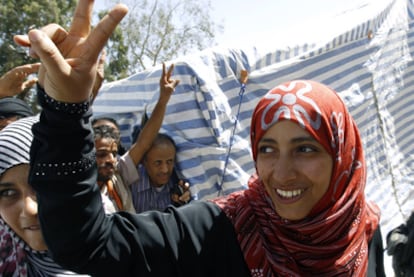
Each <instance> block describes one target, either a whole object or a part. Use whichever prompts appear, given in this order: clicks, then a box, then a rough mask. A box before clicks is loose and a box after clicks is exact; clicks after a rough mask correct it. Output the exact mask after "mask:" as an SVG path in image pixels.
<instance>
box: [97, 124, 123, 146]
mask: <svg viewBox="0 0 414 277" xmlns="http://www.w3.org/2000/svg"><path fill="white" fill-rule="evenodd" d="M93 137H94V139H95V140H96V139H105V138H110V139H113V140H115V141H116V143H119V141H120V137H119V132H118V130H115V129H114V128H112V127H109V126H107V125H100V126H96V127H94V128H93Z"/></svg>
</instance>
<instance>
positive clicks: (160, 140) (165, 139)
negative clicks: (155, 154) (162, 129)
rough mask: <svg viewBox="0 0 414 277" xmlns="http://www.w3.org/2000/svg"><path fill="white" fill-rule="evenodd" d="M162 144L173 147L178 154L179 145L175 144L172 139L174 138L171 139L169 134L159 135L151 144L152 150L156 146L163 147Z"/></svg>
mask: <svg viewBox="0 0 414 277" xmlns="http://www.w3.org/2000/svg"><path fill="white" fill-rule="evenodd" d="M162 144H170V145H172V146H173V147H174V150H175V152H176V153H177V145H176V144H175V141H174V140H173V139H172V137H170V136H169V135H167V134H162V133H158V134H157V136H156V137H155V139H154V141H153V142H152V144H151V148H152V147H154V146H157V145H162ZM151 148H150V149H151ZM150 149H149V150H150ZM149 150H148V151H149ZM148 151H147V153H148ZM147 153H145V154H144V157H143V159H146V158H147Z"/></svg>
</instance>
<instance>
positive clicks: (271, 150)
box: [259, 146, 274, 153]
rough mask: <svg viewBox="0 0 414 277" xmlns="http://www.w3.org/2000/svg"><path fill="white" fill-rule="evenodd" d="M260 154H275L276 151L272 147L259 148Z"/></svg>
mask: <svg viewBox="0 0 414 277" xmlns="http://www.w3.org/2000/svg"><path fill="white" fill-rule="evenodd" d="M259 152H260V153H272V152H274V149H273V147H270V146H260V147H259Z"/></svg>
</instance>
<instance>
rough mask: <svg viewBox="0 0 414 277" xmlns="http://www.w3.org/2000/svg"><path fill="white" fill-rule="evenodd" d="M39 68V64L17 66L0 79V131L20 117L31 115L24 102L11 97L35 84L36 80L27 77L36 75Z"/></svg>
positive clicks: (28, 107)
mask: <svg viewBox="0 0 414 277" xmlns="http://www.w3.org/2000/svg"><path fill="white" fill-rule="evenodd" d="M39 67H40V64H39V63H34V64H26V65H21V66H17V67H15V68H13V69H11V70H9V71H8V72H6V73H5V74H4V75H3V76H1V77H0V130H2V129H3V128H4V127H6V126H7V125H8V124H10V123H12V122H14V121H16V120H18V119H20V118H22V117H27V116H32V115H33V111H32V109H31V108H30V106H29V105H28V104H27V103H26V102H25V101H23V100H22V99H19V98H16V97H13V96H14V95H16V94H19V93H21V92H22V91H24V90H26V89H28V88H30V87H32V86H33V85H34V84H35V83H36V82H37V78H31V79H27V77H28V76H29V75H30V74H33V73H36V72H37V70H38V69H39Z"/></svg>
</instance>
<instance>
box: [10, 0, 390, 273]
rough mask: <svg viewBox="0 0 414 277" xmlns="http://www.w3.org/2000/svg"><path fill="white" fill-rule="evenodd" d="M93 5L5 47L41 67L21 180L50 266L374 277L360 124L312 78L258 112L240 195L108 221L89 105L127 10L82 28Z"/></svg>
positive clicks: (373, 228)
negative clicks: (26, 53) (249, 169)
mask: <svg viewBox="0 0 414 277" xmlns="http://www.w3.org/2000/svg"><path fill="white" fill-rule="evenodd" d="M92 7H93V1H88V0H80V1H79V2H78V5H77V8H76V11H75V16H74V19H73V22H72V27H71V29H70V30H69V31H68V32H66V31H64V30H63V29H62V28H61V27H60V26H58V25H48V26H45V27H44V28H42V29H41V30H38V29H34V30H30V31H29V33H28V36H15V41H16V42H17V43H18V44H19V45H22V46H28V47H30V50H31V53H32V56H33V57H39V58H40V59H41V61H42V67H41V69H40V70H41V71H42V72H43V74H41V75H39V76H41V78H39V86H38V97H39V102H40V103H41V105H42V106H43V110H42V116H41V117H40V121H39V122H38V123H36V124H35V125H34V126H33V129H32V130H33V133H34V140H33V143H32V147H31V152H30V153H31V165H33V166H31V167H30V171H29V180H30V184H31V185H32V186H33V188H34V190H35V191H36V193H37V196H38V201H39V206H40V209H39V211H40V217H39V218H40V222H41V226H42V231H43V233H44V237H45V240H46V243H47V245H48V247H49V250H50V251H51V252H52V253H53V257H54V259H55V261H56V262H58V263H60V264H61V265H63V266H65V267H67V268H71V269H72V270H75V271H77V272H81V273H89V274H92V275H94V276H102V275H104V274H106V276H114V275H117V276H384V274H383V264H382V254H383V248H382V238H381V231H380V227H379V219H380V212H379V209H378V207H377V206H376V205H375V203H372V202H370V201H367V200H366V198H365V195H364V189H365V182H366V164H365V160H364V153H363V144H362V140H361V137H360V134H359V131H358V128H357V125H356V123H355V121H354V120H353V119H352V116H351V114H350V113H349V112H348V110H347V109H346V106H345V104H344V102H343V101H342V100H341V98H340V97H339V95H338V94H337V93H336V92H335V91H333V90H332V89H330V88H329V87H327V86H325V85H323V84H321V83H318V82H315V81H311V80H293V81H290V82H285V83H282V84H280V85H278V86H276V87H274V88H273V89H271V90H270V91H269V92H268V93H267V94H266V95H264V96H263V97H262V99H261V100H260V101H259V102H258V104H257V105H256V108H255V110H254V112H253V116H252V120H251V128H250V136H251V147H252V153H253V160H254V162H255V166H256V172H257V174H254V175H253V176H252V178H251V179H250V180H249V184H248V185H249V187H248V189H246V190H243V191H238V192H234V193H232V194H230V195H227V196H224V197H222V198H218V199H212V200H210V201H192V202H191V203H189V204H187V205H184V206H183V207H179V208H175V207H172V206H170V207H169V208H168V209H167V210H166V211H165V212H159V211H147V212H144V213H140V214H132V213H126V212H119V213H113V214H111V215H105V213H104V211H103V209H102V203H101V196H100V192H99V189H98V187H97V185H96V184H95V182H96V174H97V168H96V163H95V161H94V157H93V151H94V150H93V149H94V147H93V139H92V135H91V133H92V130H91V126H90V121H89V119H90V116H91V110H90V109H89V105H88V104H89V99H90V91H91V88H92V85H93V77H94V70H96V66H95V63H96V60H97V57H98V55H99V51H100V49H102V48H103V46H104V44H105V42H106V41H107V40H108V38H109V36H110V34H111V33H112V32H113V30H114V29H115V27H116V26H117V24H118V23H119V22H120V21H121V19H122V18H123V17H124V16H125V15H126V13H127V10H128V9H127V7H126V6H125V5H122V4H118V5H116V6H115V7H114V8H113V9H112V10H111V11H109V13H108V15H107V16H105V17H104V18H103V19H102V20H101V21H100V22H99V24H98V25H97V26H96V27H95V28H94V29H93V30H91V29H90V24H89V23H90V19H91V16H92ZM56 34H60V36H59V40H57V37H56ZM67 58H70V63H69V62H68V60H67ZM73 65H77V66H73ZM69 73H70V74H69ZM52 84H53V85H52ZM69 84H72V85H74V86H75V87H73V86H69ZM62 145H65V147H62ZM56 214H57V215H59V216H56ZM74 253H76V255H74Z"/></svg>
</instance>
